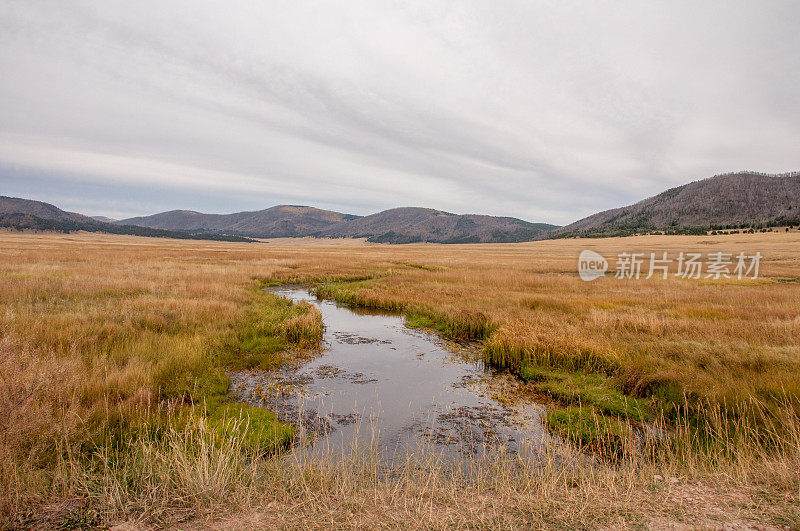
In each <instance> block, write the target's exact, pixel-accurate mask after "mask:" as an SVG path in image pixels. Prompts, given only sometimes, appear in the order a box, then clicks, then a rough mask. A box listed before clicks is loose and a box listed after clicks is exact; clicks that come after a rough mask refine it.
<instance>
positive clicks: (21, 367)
mask: <svg viewBox="0 0 800 531" xmlns="http://www.w3.org/2000/svg"><path fill="white" fill-rule="evenodd" d="M585 247H591V248H594V249H596V250H598V251H600V252H601V253H602V254H604V255H606V256H615V255H616V253H617V252H620V251H628V252H631V251H645V252H648V253H649V252H651V251H652V252H657V253H660V252H661V251H664V250H667V251H670V252H671V254H676V253H677V252H679V251H692V250H699V251H702V252H709V251H718V250H723V251H726V252H734V253H736V252H739V251H741V250H745V251H746V252H748V253H752V252H755V251H760V252H761V253H762V254H764V255H765V256H766V260H765V262H764V263H763V264H762V280H761V281H755V282H754V281H741V282H739V281H719V282H712V281H689V280H677V279H670V280H666V281H661V280H651V281H644V280H640V281H620V280H616V279H612V278H604V279H600V280H597V281H595V282H592V283H584V282H582V281H580V280H579V279H578V278H577V275H576V274H575V266H576V259H577V255H578V253H579V252H580V250H581V249H583V248H585ZM798 248H800V235H798V234H797V233H788V234H785V233H767V234H754V235H726V236H704V237H686V236H683V237H665V236H648V237H635V238H623V239H609V240H596V241H594V240H593V241H588V242H587V241H581V240H560V241H547V242H538V243H530V244H507V245H463V246H462V245H459V246H439V245H408V246H384V245H365V244H356V243H354V242H350V241H347V242H338V241H313V240H312V241H310V242H308V241H276V242H271V243H267V244H253V245H247V244H230V243H216V242H189V241H169V240H153V239H143V238H134V237H114V236H104V235H82V234H79V235H70V236H63V235H46V234H40V235H32V234H18V233H0V256H1V257H2V261H0V371H1V374H0V401H1V402H0V411H1V412H2V414H0V439H1V441H0V442H1V443H2V444H0V452H2V455H0V458H2V459H3V460H4V462H6V463H11V466H10V467H8V466H5V467H3V471H2V478H0V479H2V486H1V487H2V492H1V493H0V500H1V502H2V510H3V513H4V514H5V515H6V517H7V518H11V519H10V520H6V521H7V522H13V521H16V522H20V520H18V519H17V518H20V517H24V516H25V515H26V514H30V512H31V511H38V510H39V509H37V508H41V507H47V506H51V505H53V506H55V507H58V510H55V509H54V510H53V511H52V514H55V515H56V517H58V518H61V517H63V518H66V520H65V521H67V522H68V523H69V522H72V523H76V522H77V523H80V521H82V519H83V520H87V521H94V520H92V519H93V518H112V519H113V518H123V519H134V520H136V521H140V522H154V521H160V522H168V521H173V522H174V521H176V520H179V519H181V518H184V517H194V516H197V515H198V514H201V515H204V516H206V517H208V516H209V515H210V514H212V513H209V512H208V510H213V511H218V510H225V511H226V512H227V513H231V511H234V510H244V511H254V512H253V514H252V518H253V521H252V523H253V524H256V523H264V524H281V523H290V524H291V523H298V522H300V523H305V524H308V525H309V526H317V527H324V526H326V525H349V524H361V525H365V526H370V525H375V524H380V525H383V526H385V527H391V526H400V525H404V524H406V523H407V522H408V521H409V520H407V519H418V520H416V521H419V522H420V525H421V526H425V527H446V526H463V525H470V524H471V525H478V526H489V527H499V526H511V525H518V526H522V527H524V526H531V525H544V526H555V525H566V526H583V527H593V526H595V525H609V526H614V525H636V524H641V523H646V522H647V521H651V520H652V521H658V518H665V519H667V520H670V519H676V518H678V519H680V518H684V519H688V521H689V522H691V518H692V517H693V515H694V516H697V517H702V518H709V520H708V521H709V522H711V523H712V524H713V522H715V521H719V520H720V518H722V519H725V518H726V517H728V518H738V517H739V516H737V515H743V516H741V518H744V519H745V520H747V521H750V520H766V521H769V522H773V523H785V524H790V525H798V519H800V516H799V515H798V514H797V511H796V507H797V504H798V497H800V486H799V484H798V472H797V471H798V470H800V462H799V461H798V454H800V448H798V442H797V441H798V436H797V402H796V399H797V397H798V396H800V317H798V316H800V282H798V272H800V257H799V256H798V254H797V251H796V250H797V249H798ZM259 280H263V281H275V282H308V283H320V284H322V285H323V287H322V289H323V290H325V293H326V294H328V295H330V296H334V297H336V298H339V299H342V300H349V301H351V302H354V303H358V304H363V305H369V306H376V307H383V308H389V309H395V310H401V311H404V312H406V313H407V315H408V316H409V320H410V322H411V323H412V324H415V325H418V326H430V327H433V328H437V329H439V330H440V331H442V332H443V333H445V334H448V335H451V336H454V337H468V338H480V339H482V340H483V341H484V342H485V352H486V356H487V359H489V360H490V361H491V362H493V363H495V364H497V365H503V366H507V367H509V368H511V369H512V370H514V371H517V372H521V369H522V368H523V367H538V368H539V369H537V370H536V371H534V372H535V373H536V374H539V375H541V374H546V375H551V376H547V377H546V379H545V380H546V381H539V380H537V381H534V380H531V384H530V385H531V386H534V387H535V386H537V385H540V386H541V387H542V389H545V388H546V389H548V390H549V392H550V393H555V394H554V396H557V400H559V401H562V402H563V403H565V404H575V407H577V406H578V404H580V406H581V407H585V409H586V410H587V412H589V414H590V416H589V417H582V418H579V420H580V421H585V420H586V418H593V417H591V415H595V414H596V413H597V411H599V410H597V409H596V408H595V405H594V404H582V403H581V402H582V401H583V400H584V397H587V396H589V397H592V396H594V395H592V394H587V393H586V392H582V394H581V393H580V391H581V389H579V388H578V389H577V390H576V392H575V394H574V396H575V397H578V398H577V399H571V398H570V396H572V395H570V394H569V393H567V392H565V391H564V389H573V388H575V386H576V385H578V384H579V383H580V382H581V381H583V380H581V379H580V378H577V377H576V376H574V375H576V374H578V375H579V374H584V375H586V377H587V378H589V377H591V378H589V379H588V380H586V381H592V382H600V383H599V384H598V387H597V388H598V389H600V390H601V391H602V390H605V391H607V392H608V393H612V392H613V393H616V394H615V395H614V396H613V397H611V398H612V399H614V400H616V398H617V395H619V396H627V397H629V398H638V399H640V400H644V401H645V402H646V403H647V404H649V405H650V406H651V407H653V408H654V415H655V418H656V419H657V421H659V420H658V419H662V418H663V419H664V423H665V427H668V428H669V430H670V431H671V432H672V433H674V435H675V437H674V441H676V443H675V444H670V445H669V446H668V447H666V448H664V447H661V446H659V447H658V451H657V452H655V451H654V452H652V453H653V454H654V455H645V454H646V453H645V454H642V453H641V452H639V451H637V452H626V451H623V452H622V455H623V458H622V459H621V460H619V461H618V462H617V463H616V464H615V465H613V466H612V465H609V464H603V463H602V462H601V461H596V462H595V461H594V460H593V459H589V460H588V461H586V458H581V459H580V460H577V461H576V459H574V458H573V459H572V461H575V462H578V461H579V462H581V463H583V462H590V463H593V464H592V465H591V466H577V467H570V466H565V464H564V463H565V456H564V454H560V455H559V456H558V457H553V458H552V459H550V460H548V461H546V462H547V463H551V465H548V466H549V467H550V468H547V466H546V467H544V468H542V467H539V468H537V469H536V470H535V471H533V470H530V469H527V470H525V469H524V468H523V470H525V473H524V474H519V473H517V472H518V471H519V470H520V468H519V466H515V467H507V470H508V471H509V472H503V471H502V470H499V469H493V468H491V467H493V466H496V465H495V464H491V465H490V464H488V463H486V464H482V465H481V467H478V469H479V470H481V471H482V472H480V473H478V472H476V473H475V474H473V475H472V476H470V477H469V478H455V479H454V478H453V476H452V475H451V474H448V473H447V471H446V470H444V471H443V470H442V467H438V466H428V467H427V468H426V467H422V468H423V470H425V471H427V475H426V474H421V473H418V472H419V469H420V467H421V466H422V465H420V464H419V463H416V464H414V465H413V466H411V465H409V468H407V469H408V470H416V472H415V473H414V474H412V478H411V479H409V480H407V481H403V482H399V483H398V482H396V481H395V482H389V481H385V480H381V479H380V474H378V475H375V474H374V473H373V472H370V471H369V470H364V467H366V466H368V465H369V461H367V463H363V462H362V463H360V464H358V465H357V467H356V469H355V471H354V469H353V468H352V467H353V466H356V465H351V466H350V468H347V466H345V464H339V465H331V466H329V467H327V468H326V467H323V466H322V465H319V467H318V468H317V469H315V468H314V467H313V466H311V465H305V466H304V467H296V466H295V467H286V466H285V465H284V464H283V461H280V460H276V459H271V458H258V459H245V458H243V457H242V455H245V456H247V452H253V451H254V448H257V447H258V445H256V446H254V445H252V444H250V442H251V441H252V438H251V437H250V436H248V435H247V434H248V431H244V430H242V429H241V424H235V425H231V424H230V423H237V422H238V423H242V422H244V423H246V422H247V421H246V420H239V419H240V417H241V418H243V419H246V418H247V417H248V414H250V413H251V412H249V411H244V415H241V413H242V411H241V410H235V411H233V412H231V411H229V410H228V409H227V408H221V406H222V405H224V392H225V389H226V383H225V380H226V378H225V376H224V372H223V368H224V367H225V366H227V365H228V364H230V363H232V362H233V360H241V359H244V358H246V359H249V360H250V361H248V363H252V364H253V366H271V364H275V363H279V362H280V358H281V356H282V355H283V354H281V353H282V352H283V351H285V348H286V347H287V346H289V347H291V346H292V345H297V346H298V347H307V346H309V345H312V346H313V344H314V343H315V342H316V341H318V338H319V337H320V336H321V327H320V323H319V319H318V317H317V316H315V315H314V314H313V312H312V311H310V310H309V309H308V308H296V307H290V308H286V307H281V305H280V304H278V303H275V302H274V301H270V300H266V299H265V300H259V296H258V295H255V294H254V293H256V292H255V291H254V289H253V287H254V282H256V281H259ZM254 311H255V314H254V313H253V312H254ZM264 312H267V314H268V315H270V316H271V317H269V318H264V319H261V320H259V318H258V317H254V315H255V316H259V315H265V313H264ZM264 338H273V339H270V340H269V341H266V342H265V341H262V340H263V339H264ZM275 338H276V339H275ZM248 339H258V341H254V342H253V343H252V344H249V346H248V348H246V349H244V350H245V351H246V352H245V351H237V350H231V348H232V347H234V346H239V347H241V346H242V345H244V344H245V343H246V340H248ZM290 351H291V348H290ZM559 371H561V372H559ZM553 374H558V376H557V377H552V375H553ZM537 378H538V377H537ZM547 378H551V379H550V380H547ZM553 378H555V379H553ZM548 382H549V383H548ZM576 382H577V383H576ZM545 384H547V385H545ZM543 392H544V391H543ZM608 399H609V396H603V397H601V398H598V399H597V403H605V402H604V401H606V402H607V401H608ZM591 400H595V399H594V398H591ZM209 402H214V403H213V404H210V405H211V409H217V408H219V409H224V414H216V416H215V412H214V411H211V412H209V411H208V408H209ZM608 403H610V404H615V403H616V402H613V401H612V402H608ZM666 406H671V407H672V409H669V408H667V407H666ZM615 407H616V406H615ZM681 407H688V408H690V409H691V412H689V410H685V411H684V413H683V414H682V412H681V409H680V408H681ZM662 411H663V415H664V416H663V417H662V416H661V415H662V413H661V412H662ZM699 411H707V413H706V414H702V415H698V412H699ZM600 413H603V411H600ZM603 414H604V413H603ZM251 418H252V417H251ZM620 418H622V419H623V420H625V421H626V422H633V421H632V420H631V419H626V418H625V416H624V415H623V416H621V417H620ZM269 422H270V421H269V420H268V419H263V418H261V419H256V422H255V424H257V426H256V429H257V430H261V431H263V430H264V429H265V426H264V424H265V423H266V424H269ZM250 424H251V425H252V424H253V421H252V420H251V422H250ZM635 424H636V423H635V422H634V427H636V426H635ZM269 425H271V424H269ZM221 434H222V435H224V436H223V437H220V435H221ZM698 434H701V435H702V438H701V439H702V440H701V441H700V442H701V443H702V444H698V439H697V435H698ZM221 440H224V441H226V442H225V443H224V444H223V443H220V441H221ZM240 440H241V441H242V442H239V441H240ZM259 440H260V439H259ZM623 444H625V443H623ZM564 451H566V450H564ZM554 455H555V453H554ZM567 455H570V454H567ZM635 456H638V457H635ZM250 457H253V456H252V455H251V456H250ZM566 462H570V461H569V459H567V461H566ZM526 466H531V465H526ZM262 467H263V468H262ZM255 471H258V478H257V480H256V479H255V478H254V474H256V472H255ZM510 471H514V472H513V473H512V472H510ZM653 476H661V477H663V478H665V479H664V480H663V481H659V480H654V479H653ZM671 477H677V478H679V482H678V483H671V482H670V481H669V480H668V478H671ZM247 478H250V479H247ZM412 479H413V480H412ZM681 489H689V490H691V489H695V490H699V492H700V493H699V494H697V495H694V494H692V495H689V494H680V492H679V491H680V490H681ZM732 490H733V491H735V492H737V493H741V497H742V499H739V498H735V499H734V498H731V499H728V498H727V497H726V495H725V494H726V493H730V492H731V491H732ZM687 492H688V491H687ZM676 493H677V494H676ZM675 496H678V497H679V498H680V500H679V502H680V503H679V505H678V506H676V507H671V506H670V503H671V502H670V501H669V500H673V501H674V497H675ZM704 497H707V498H708V504H706V505H703V503H701V502H695V501H689V500H688V498H691V499H692V500H695V498H696V499H700V500H702V499H704ZM684 498H686V499H684ZM69 500H81V502H80V503H77V502H76V503H74V504H71V505H69V504H68V505H67V507H68V508H69V507H72V508H71V509H69V510H66V512H64V511H65V509H64V507H65V505H64V504H65V501H67V502H68V501H69ZM681 500H683V501H681ZM709 504H710V505H714V504H716V505H718V506H719V507H718V509H719V511H717V512H716V513H715V512H714V511H716V509H714V510H711V509H708V507H707V506H708V505H709ZM76 507H77V509H76ZM224 508H227V509H224ZM259 508H260V509H259ZM73 509H74V510H73ZM707 509H708V510H707ZM59 511H60V512H59ZM91 511H100V513H94V512H91ZM720 511H721V512H720ZM48 514H50V513H48ZM714 514H716V516H714ZM720 515H722V516H720ZM236 518H237V520H234V523H232V525H236V523H238V524H243V525H246V524H247V521H246V520H241V519H238V518H239V517H236ZM294 518H296V519H298V520H292V519H294ZM281 519H285V520H281ZM214 522H218V521H216V520H214ZM195 523H197V524H198V525H201V524H203V521H196V522H195Z"/></svg>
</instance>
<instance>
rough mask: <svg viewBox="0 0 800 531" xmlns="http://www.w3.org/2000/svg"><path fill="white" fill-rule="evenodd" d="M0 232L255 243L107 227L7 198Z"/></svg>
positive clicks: (1, 201)
mask: <svg viewBox="0 0 800 531" xmlns="http://www.w3.org/2000/svg"><path fill="white" fill-rule="evenodd" d="M0 228H10V229H15V230H37V231H53V232H74V231H79V230H82V231H86V232H105V233H109V234H129V235H134V236H149V237H157V238H177V239H191V240H219V241H232V242H251V241H255V240H253V239H251V238H245V237H242V236H237V235H224V234H208V233H191V232H184V231H170V230H164V229H158V228H150V227H140V226H136V225H126V224H116V223H107V222H104V221H99V220H97V219H95V218H90V217H88V216H84V215H83V214H77V213H75V212H67V211H66V210H61V209H60V208H58V207H56V206H54V205H51V204H50V203H43V202H41V201H34V200H32V199H21V198H19V197H6V196H0Z"/></svg>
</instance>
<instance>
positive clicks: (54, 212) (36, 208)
mask: <svg viewBox="0 0 800 531" xmlns="http://www.w3.org/2000/svg"><path fill="white" fill-rule="evenodd" d="M0 214H26V215H28V216H33V217H37V218H41V219H49V220H52V221H65V222H66V221H71V222H75V223H92V222H94V221H95V220H93V219H92V218H90V217H88V216H84V215H82V214H76V213H75V212H67V211H65V210H61V209H60V208H58V207H57V206H55V205H51V204H50V203H42V202H41V201H34V200H32V199H21V198H19V197H6V196H2V195H0Z"/></svg>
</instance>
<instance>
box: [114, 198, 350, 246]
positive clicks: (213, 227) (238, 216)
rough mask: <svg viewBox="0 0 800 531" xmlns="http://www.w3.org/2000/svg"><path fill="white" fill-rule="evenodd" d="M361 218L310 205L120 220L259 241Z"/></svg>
mask: <svg viewBox="0 0 800 531" xmlns="http://www.w3.org/2000/svg"><path fill="white" fill-rule="evenodd" d="M356 217H357V216H353V215H350V214H342V213H340V212H332V211H330V210H322V209H319V208H313V207H307V206H292V205H279V206H274V207H272V208H267V209H265V210H258V211H255V212H236V213H234V214H203V213H201V212H195V211H192V210H172V211H169V212H162V213H160V214H154V215H152V216H144V217H137V218H130V219H123V220H120V221H118V222H117V223H118V224H126V225H138V226H141V227H151V228H157V229H166V230H176V231H202V232H209V233H226V234H238V235H240V236H250V237H255V238H286V237H298V236H309V235H312V234H315V233H317V232H319V231H321V230H323V229H326V228H329V227H331V226H333V225H336V224H339V223H342V222H344V221H347V220H350V219H354V218H356Z"/></svg>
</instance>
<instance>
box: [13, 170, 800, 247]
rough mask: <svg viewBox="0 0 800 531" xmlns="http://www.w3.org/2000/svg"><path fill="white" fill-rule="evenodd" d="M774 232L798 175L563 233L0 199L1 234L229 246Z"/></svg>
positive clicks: (681, 194)
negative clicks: (117, 209)
mask: <svg viewBox="0 0 800 531" xmlns="http://www.w3.org/2000/svg"><path fill="white" fill-rule="evenodd" d="M775 225H800V172H794V173H786V174H780V175H770V174H765V173H758V172H739V173H729V174H724V175H716V176H714V177H711V178H709V179H703V180H700V181H695V182H692V183H689V184H686V185H683V186H678V187H675V188H671V189H669V190H666V191H665V192H662V193H660V194H658V195H656V196H653V197H650V198H648V199H644V200H642V201H640V202H638V203H635V204H633V205H629V206H625V207H620V208H615V209H611V210H606V211H604V212H600V213H597V214H594V215H591V216H589V217H586V218H583V219H581V220H578V221H576V222H574V223H571V224H569V225H567V226H565V227H558V226H557V225H550V224H547V223H530V222H527V221H523V220H521V219H517V218H511V217H497V216H485V215H477V214H452V213H450V212H444V211H442V210H434V209H430V208H419V207H403V208H393V209H390V210H385V211H383V212H378V213H376V214H371V215H368V216H356V215H352V214H343V213H341V212H334V211H330V210H322V209H319V208H314V207H310V206H297V205H279V206H274V207H271V208H267V209H264V210H257V211H249V212H236V213H233V214H204V213H201V212H196V211H193V210H171V211H169V212H161V213H159V214H153V215H151V216H142V217H135V218H129V219H123V220H113V219H110V218H105V217H102V216H96V217H94V218H90V217H87V216H84V215H81V214H77V213H75V212H67V211H64V210H61V209H59V208H58V207H56V206H54V205H51V204H48V203H42V202H40V201H34V200H30V199H20V198H13V197H4V196H0V227H11V228H19V229H36V230H57V231H62V232H69V231H73V230H87V231H93V232H110V233H114V234H137V235H141V236H163V237H176V238H194V239H217V240H230V241H251V239H252V238H284V237H305V236H314V237H319V238H366V239H367V240H368V241H371V242H377V243H413V242H431V243H499V242H520V241H531V240H538V239H544V238H565V237H604V236H624V235H630V234H642V233H651V232H659V231H661V232H666V233H671V234H681V233H695V234H699V233H705V231H707V230H711V229H722V228H729V229H730V228H744V227H753V228H755V227H762V226H775Z"/></svg>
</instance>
